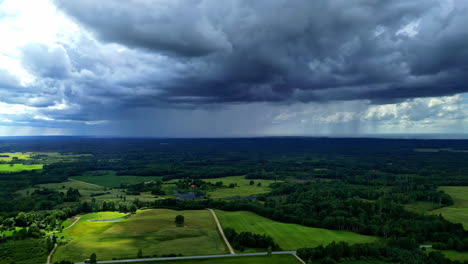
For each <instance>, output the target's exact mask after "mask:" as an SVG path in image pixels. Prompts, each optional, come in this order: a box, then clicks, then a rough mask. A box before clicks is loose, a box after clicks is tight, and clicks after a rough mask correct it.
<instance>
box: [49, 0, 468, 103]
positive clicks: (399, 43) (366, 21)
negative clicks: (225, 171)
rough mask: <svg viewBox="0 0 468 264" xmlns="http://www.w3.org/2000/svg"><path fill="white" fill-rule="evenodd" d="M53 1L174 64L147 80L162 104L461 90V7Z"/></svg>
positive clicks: (280, 0)
mask: <svg viewBox="0 0 468 264" xmlns="http://www.w3.org/2000/svg"><path fill="white" fill-rule="evenodd" d="M56 4H57V6H58V7H59V8H60V9H62V10H63V11H65V12H66V13H67V14H68V15H69V16H71V17H73V18H74V19H75V20H76V21H77V22H78V23H80V24H82V25H84V26H85V27H86V28H87V29H89V30H91V31H92V32H94V33H95V35H96V37H97V38H98V39H100V40H101V41H104V42H112V43H118V44H122V45H125V46H128V47H130V48H135V49H141V52H147V53H154V54H162V55H163V56H168V57H169V58H171V59H173V60H175V61H176V62H177V63H180V64H181V69H179V70H180V71H179V72H178V71H176V72H174V74H175V76H172V78H171V79H170V80H169V82H167V83H166V82H165V83H163V84H161V83H160V82H159V80H154V79H151V78H150V79H149V80H148V82H147V83H146V84H145V85H146V86H157V89H155V91H157V95H156V93H155V97H156V98H157V99H159V100H162V101H165V102H169V103H188V104H196V105H197V104H206V103H223V102H255V101H275V102H278V101H301V102H309V101H329V100H355V99H371V100H373V101H375V102H378V103H383V102H389V101H393V100H401V99H406V98H414V97H426V96H440V95H451V94H456V93H462V92H466V91H467V90H468V86H467V85H466V83H467V80H468V77H467V76H466V74H465V73H466V70H467V67H468V33H466V32H467V31H466V30H465V28H464V27H465V25H466V24H468V16H466V13H467V11H468V10H467V7H468V4H467V3H466V2H465V1H437V0H420V1H406V0H397V1H366V0H359V1H343V0H331V1H330V0H320V1H307V0H295V1H289V0H273V1H272V0H259V1H238V0H226V1H217V0H189V1H185V0H184V1H182V0H181V1H174V0H132V1H125V2H122V1H105V2H102V3H99V4H96V2H95V1H92V0H83V1H62V0H57V1H56ZM149 66H150V67H151V65H149Z"/></svg>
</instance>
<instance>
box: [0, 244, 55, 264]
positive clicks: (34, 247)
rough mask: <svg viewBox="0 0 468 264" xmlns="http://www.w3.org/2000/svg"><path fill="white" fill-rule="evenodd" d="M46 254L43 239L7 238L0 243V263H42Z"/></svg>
mask: <svg viewBox="0 0 468 264" xmlns="http://www.w3.org/2000/svg"><path fill="white" fill-rule="evenodd" d="M48 254H49V253H48V252H47V249H46V241H45V239H26V240H9V241H6V242H2V243H0V263H1V264H10V263H15V264H44V263H45V262H46V259H47V255H48Z"/></svg>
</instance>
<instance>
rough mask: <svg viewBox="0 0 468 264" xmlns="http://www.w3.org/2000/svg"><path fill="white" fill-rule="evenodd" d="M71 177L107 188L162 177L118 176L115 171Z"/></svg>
mask: <svg viewBox="0 0 468 264" xmlns="http://www.w3.org/2000/svg"><path fill="white" fill-rule="evenodd" d="M71 178H72V179H74V180H78V181H84V182H89V183H92V184H97V185H100V186H104V187H107V188H117V187H120V185H121V184H137V183H142V182H149V181H156V180H160V179H161V177H142V176H117V175H115V172H109V174H108V175H99V176H93V175H89V174H84V175H82V176H74V177H71Z"/></svg>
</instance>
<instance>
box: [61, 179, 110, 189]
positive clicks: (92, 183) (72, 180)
mask: <svg viewBox="0 0 468 264" xmlns="http://www.w3.org/2000/svg"><path fill="white" fill-rule="evenodd" d="M68 180H69V181H74V182H81V183H85V184H89V185H93V186H96V187H99V188H106V187H104V186H101V185H97V184H94V183H89V182H84V181H80V180H75V179H72V178H68Z"/></svg>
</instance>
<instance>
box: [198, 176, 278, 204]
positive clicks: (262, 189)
mask: <svg viewBox="0 0 468 264" xmlns="http://www.w3.org/2000/svg"><path fill="white" fill-rule="evenodd" d="M203 180H204V181H206V182H211V183H215V182H218V181H222V182H223V184H224V185H226V186H228V185H229V184H231V183H235V184H237V185H238V186H237V187H234V188H227V187H224V188H217V189H215V190H213V191H210V192H208V194H209V196H210V198H214V199H217V198H229V197H246V196H252V195H256V194H262V193H268V192H270V191H271V189H270V187H268V186H270V184H272V183H274V182H275V181H274V180H253V181H254V184H253V185H250V184H249V183H250V181H251V180H249V179H245V177H244V176H232V177H223V178H215V179H203ZM258 183H261V186H257V184H258Z"/></svg>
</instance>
